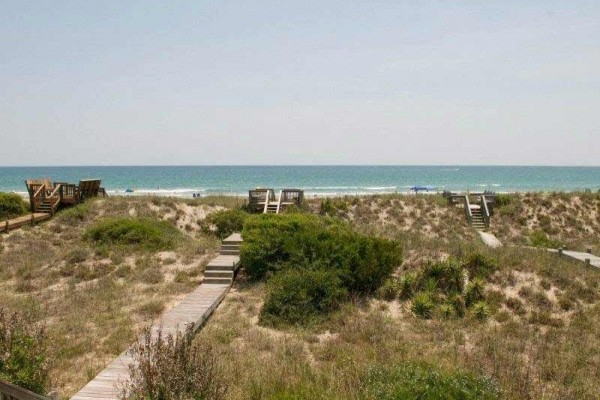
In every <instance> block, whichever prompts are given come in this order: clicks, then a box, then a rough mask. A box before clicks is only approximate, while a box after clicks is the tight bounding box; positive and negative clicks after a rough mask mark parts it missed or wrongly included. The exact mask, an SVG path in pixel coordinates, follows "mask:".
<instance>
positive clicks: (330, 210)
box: [319, 198, 348, 217]
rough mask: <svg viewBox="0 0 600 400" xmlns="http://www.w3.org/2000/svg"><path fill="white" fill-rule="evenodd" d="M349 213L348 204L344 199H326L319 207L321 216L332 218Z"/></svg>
mask: <svg viewBox="0 0 600 400" xmlns="http://www.w3.org/2000/svg"><path fill="white" fill-rule="evenodd" d="M347 211H348V203H347V202H346V201H345V200H344V199H330V198H326V199H324V200H321V205H320V207H319V214H321V215H328V216H331V217H334V216H342V215H344V214H345V213H346V212H347Z"/></svg>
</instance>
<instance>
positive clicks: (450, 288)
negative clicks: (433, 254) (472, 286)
mask: <svg viewBox="0 0 600 400" xmlns="http://www.w3.org/2000/svg"><path fill="white" fill-rule="evenodd" d="M464 275H465V274H464V271H463V268H462V266H461V265H460V264H458V263H457V262H455V261H452V260H448V261H442V262H435V263H428V264H427V265H426V266H425V268H424V269H423V271H422V272H421V275H420V279H419V280H420V282H421V286H422V287H423V288H425V285H428V282H432V281H433V282H435V287H436V288H437V289H439V290H441V291H442V292H443V293H445V294H451V293H460V292H462V290H463V286H464V281H465V276H464ZM429 285H431V284H430V283H429Z"/></svg>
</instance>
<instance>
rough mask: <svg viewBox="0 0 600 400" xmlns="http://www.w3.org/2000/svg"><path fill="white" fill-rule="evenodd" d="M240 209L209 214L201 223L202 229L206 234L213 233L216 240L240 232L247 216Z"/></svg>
mask: <svg viewBox="0 0 600 400" xmlns="http://www.w3.org/2000/svg"><path fill="white" fill-rule="evenodd" d="M249 215H250V214H248V213H247V212H245V211H243V210H241V209H237V208H236V209H233V210H220V211H217V212H214V213H212V214H210V215H209V216H208V217H207V218H206V219H205V220H204V222H203V224H202V229H203V231H204V232H206V233H213V234H215V235H216V236H217V237H218V238H220V239H224V238H226V237H227V236H229V235H231V234H232V233H234V232H241V231H242V229H243V228H244V222H245V221H246V218H247V217H248V216H249Z"/></svg>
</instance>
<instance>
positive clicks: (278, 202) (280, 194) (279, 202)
mask: <svg viewBox="0 0 600 400" xmlns="http://www.w3.org/2000/svg"><path fill="white" fill-rule="evenodd" d="M282 194H283V190H280V191H279V199H278V200H277V211H275V214H279V209H280V208H281V196H282Z"/></svg>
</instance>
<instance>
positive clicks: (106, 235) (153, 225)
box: [85, 217, 182, 251]
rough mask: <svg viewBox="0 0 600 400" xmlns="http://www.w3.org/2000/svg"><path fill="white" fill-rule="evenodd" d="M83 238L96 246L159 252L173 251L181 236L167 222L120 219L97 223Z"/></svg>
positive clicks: (129, 218)
mask: <svg viewBox="0 0 600 400" xmlns="http://www.w3.org/2000/svg"><path fill="white" fill-rule="evenodd" d="M85 236H86V238H87V239H89V240H90V241H92V242H94V244H95V245H97V246H123V247H129V248H132V249H135V250H140V249H141V250H148V251H159V250H173V249H174V248H175V245H176V244H177V241H178V240H180V239H181V236H182V234H181V232H179V231H178V230H177V229H176V228H175V227H174V226H173V225H171V224H170V223H169V222H167V221H156V220H152V219H142V218H131V217H122V218H110V219H104V220H101V221H98V222H97V223H96V224H94V225H93V226H92V227H90V228H89V229H88V230H87V231H86V234H85Z"/></svg>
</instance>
